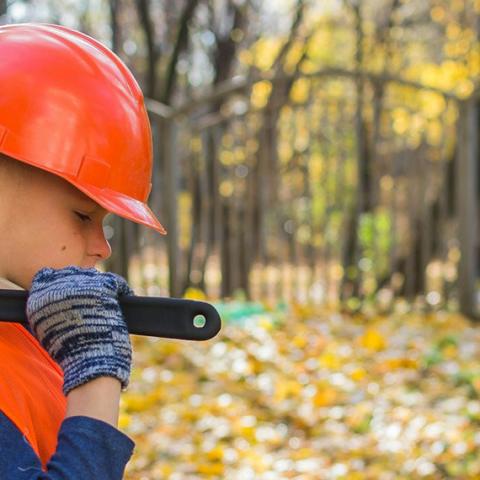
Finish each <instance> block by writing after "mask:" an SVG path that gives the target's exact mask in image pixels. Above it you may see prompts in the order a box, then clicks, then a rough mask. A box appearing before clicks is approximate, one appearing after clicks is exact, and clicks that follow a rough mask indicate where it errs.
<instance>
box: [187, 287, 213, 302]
mask: <svg viewBox="0 0 480 480" xmlns="http://www.w3.org/2000/svg"><path fill="white" fill-rule="evenodd" d="M183 298H187V299H190V300H206V299H207V297H206V295H205V294H204V293H203V292H202V291H201V290H200V289H199V288H194V287H189V288H187V290H186V292H185V294H184V295H183Z"/></svg>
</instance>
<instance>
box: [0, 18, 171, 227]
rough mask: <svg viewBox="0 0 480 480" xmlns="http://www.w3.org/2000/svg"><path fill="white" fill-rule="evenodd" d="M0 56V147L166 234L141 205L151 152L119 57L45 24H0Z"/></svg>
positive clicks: (140, 102) (142, 114) (136, 90)
mask: <svg viewBox="0 0 480 480" xmlns="http://www.w3.org/2000/svg"><path fill="white" fill-rule="evenodd" d="M0 59H1V61H0V84H1V88H0V152H1V153H4V154H6V155H8V156H10V157H12V158H14V159H16V160H19V161H22V162H25V163H28V164H30V165H32V166H34V167H38V168H41V169H43V170H46V171H48V172H50V173H52V174H55V175H58V176H60V177H62V178H64V179H65V180H67V181H68V182H70V183H71V184H73V185H74V186H75V187H77V188H78V189H79V190H81V191H82V192H83V193H85V194H86V195H87V196H89V197H90V198H91V199H92V200H94V201H96V202H97V203H99V204H100V205H101V206H103V207H104V208H105V209H107V210H108V211H110V212H112V213H115V214H118V215H120V216H122V217H124V218H127V219H129V220H132V221H134V222H136V223H140V224H143V225H145V226H147V227H150V228H153V229H155V230H157V231H158V232H159V233H161V234H166V233H167V232H166V230H165V229H164V227H163V226H162V225H161V224H160V222H159V221H158V219H157V218H156V217H155V215H154V214H153V212H152V211H151V210H150V208H149V207H148V205H147V203H146V202H147V200H148V197H149V195H150V191H151V187H152V184H151V176H152V164H153V155H152V135H151V129H150V122H149V119H148V114H147V111H146V109H145V104H144V99H143V94H142V91H141V89H140V87H139V85H138V83H137V81H136V80H135V78H134V77H133V75H132V73H131V72H130V71H129V70H128V68H127V67H126V65H125V64H124V63H123V62H122V60H121V59H120V58H119V57H118V56H117V55H115V54H114V53H113V52H112V51H111V50H109V49H108V48H107V47H105V46H104V45H102V44H101V43H100V42H98V41H97V40H95V39H93V38H91V37H89V36H88V35H86V34H84V33H81V32H78V31H76V30H73V29H70V28H67V27H63V26H60V25H53V24H47V23H23V24H12V25H3V26H0Z"/></svg>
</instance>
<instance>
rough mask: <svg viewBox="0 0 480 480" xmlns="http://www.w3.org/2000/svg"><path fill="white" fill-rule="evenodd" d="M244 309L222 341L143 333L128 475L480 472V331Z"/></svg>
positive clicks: (127, 420)
mask: <svg viewBox="0 0 480 480" xmlns="http://www.w3.org/2000/svg"><path fill="white" fill-rule="evenodd" d="M218 307H219V309H220V305H219V306H218ZM244 307H245V308H243V317H242V318H238V317H239V315H237V316H236V317H235V314H234V312H233V311H230V312H229V311H228V309H227V306H222V310H221V313H222V317H223V318H224V320H225V319H226V320H227V322H224V326H223V328H222V330H221V332H220V333H219V334H218V335H217V336H216V337H215V338H214V339H212V340H210V341H208V342H198V343H197V342H186V341H175V340H165V339H158V338H151V337H141V336H133V337H132V339H133V340H132V342H133V348H134V367H133V371H132V377H131V383H130V386H129V388H128V390H127V392H125V393H124V394H123V395H122V400H121V405H120V406H121V415H120V425H119V426H120V428H121V429H122V431H124V432H125V433H127V434H128V435H129V436H131V437H132V438H133V439H134V440H135V442H136V449H135V452H134V454H133V456H132V459H131V460H130V462H129V463H128V465H127V468H126V473H125V478H126V479H127V480H150V479H168V480H194V479H228V480H249V479H252V480H253V479H255V480H278V479H284V478H285V479H302V480H307V479H312V480H313V479H315V480H317V479H342V480H346V479H349V480H353V479H379V480H388V479H417V478H425V479H444V478H455V479H474V478H480V450H479V449H480V430H479V424H480V399H479V394H480V365H479V362H478V360H479V358H480V357H479V345H480V327H479V326H476V325H475V324H473V323H470V322H469V321H467V320H466V319H464V318H463V317H461V316H460V315H457V314H452V313H442V312H439V313H435V314H417V313H408V314H406V313H402V314H400V313H397V314H394V315H390V316H372V317H371V318H365V317H362V316H352V315H345V314H340V313H338V312H329V311H324V310H320V309H315V308H312V307H302V306H299V305H291V306H290V307H289V308H284V309H281V308H279V309H278V310H273V311H264V312H258V311H257V312H255V309H252V308H251V306H250V310H248V306H247V305H245V306H244ZM237 311H238V309H237ZM245 312H247V314H246V315H245Z"/></svg>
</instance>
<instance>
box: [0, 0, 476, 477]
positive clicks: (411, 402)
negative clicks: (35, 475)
mask: <svg viewBox="0 0 480 480" xmlns="http://www.w3.org/2000/svg"><path fill="white" fill-rule="evenodd" d="M479 19H480V1H479V0H448V1H447V0H424V1H414V0H363V1H362V0H325V1H320V0H317V1H314V0H310V1H308V0H296V1H294V0H276V1H274V0H182V1H175V2H174V1H167V0H136V1H134V0H110V1H106V0H83V1H80V0H76V1H73V0H72V1H66V0H63V1H59V0H44V1H37V0H29V1H26V0H25V1H22V0H16V1H14V0H10V1H7V0H0V23H2V24H7V23H20V22H26V21H35V22H48V23H57V24H61V25H66V26H70V27H73V28H77V29H79V30H81V31H83V32H85V33H87V34H89V35H91V36H93V37H95V38H97V39H98V40H100V41H101V42H103V43H104V44H105V45H107V46H108V47H109V48H111V49H113V50H114V51H115V52H116V53H117V55H119V56H120V58H122V60H123V61H124V62H125V63H126V64H127V65H128V66H129V68H130V69H131V70H132V72H133V73H134V75H135V76H136V78H137V80H138V82H139V83H140V85H141V87H142V89H143V92H144V96H145V100H146V105H147V108H148V111H149V115H150V118H151V122H152V134H153V139H154V153H155V164H154V171H153V188H152V193H151V196H150V198H149V204H150V206H151V208H152V209H153V210H154V211H155V212H156V213H157V215H158V217H159V219H160V221H161V222H162V224H163V225H164V226H165V227H166V229H167V231H168V235H167V236H166V237H160V236H159V235H156V234H154V233H152V232H151V231H149V230H148V229H146V228H143V227H142V226H139V225H138V224H134V223H133V222H128V221H126V220H124V219H122V218H120V217H114V218H112V220H111V222H110V223H109V224H107V225H106V226H105V233H106V236H107V238H108V239H109V241H110V242H111V244H112V249H113V255H112V257H111V258H110V259H109V260H108V262H105V265H103V268H104V269H106V270H112V271H116V272H118V273H120V274H122V275H124V276H125V277H126V278H128V279H129V282H130V283H131V284H132V286H133V287H134V288H135V291H136V293H137V294H139V295H142V294H143V295H156V296H173V297H186V298H193V299H204V300H205V299H206V300H207V301H210V302H212V303H214V304H215V305H216V306H217V308H218V309H219V311H220V312H221V314H222V318H223V320H224V328H223V329H222V331H221V333H220V334H219V336H217V337H216V338H215V339H213V340H211V341H209V342H205V343H198V344H195V343H193V342H191V343H189V342H184V343H182V342H179V341H171V340H163V339H154V338H146V337H140V336H138V337H134V342H135V369H134V372H133V382H132V386H131V389H130V391H129V392H127V393H126V394H125V395H124V397H123V399H122V401H123V403H122V415H121V428H122V429H124V431H127V432H128V434H129V435H131V436H132V438H134V439H135V440H136V441H137V450H136V453H135V455H134V457H133V459H132V461H131V462H130V463H129V465H128V466H127V474H126V478H129V479H130V478H131V479H150V478H155V479H156V478H168V479H171V480H183V479H197V478H228V479H236V478H238V479H241V480H245V479H249V478H252V479H266V480H268V479H278V478H295V479H318V478H321V479H323V478H325V479H329V478H335V479H337V478H339V479H357V478H358V479H363V478H372V479H377V478H378V479H385V480H387V479H390V478H392V479H397V478H419V477H422V478H435V479H436V478H478V475H480V460H479V455H478V453H479V445H480V437H479V435H478V433H477V432H476V430H477V428H476V427H477V426H478V422H479V421H480V401H479V399H478V395H479V393H480V369H479V368H478V362H477V361H476V359H478V354H479V350H478V340H479V339H480V333H479V330H478V326H477V324H476V320H477V318H478V300H477V297H478V278H477V277H478V273H477V272H478V261H479V259H478V246H479V242H478V220H477V218H478V208H477V205H478V201H479V184H478V183H479V182H478V178H479V175H478V160H479V149H478V136H479V131H480V130H479V119H480V114H479V78H480V77H479V75H480V48H479V38H480V23H479ZM0 61H1V60H0Z"/></svg>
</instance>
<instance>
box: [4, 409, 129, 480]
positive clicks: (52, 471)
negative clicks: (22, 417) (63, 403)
mask: <svg viewBox="0 0 480 480" xmlns="http://www.w3.org/2000/svg"><path fill="white" fill-rule="evenodd" d="M134 448H135V443H134V442H133V440H132V439H131V438H130V437H128V436H127V435H125V434H124V433H123V432H121V431H120V430H117V429H116V428H115V427H113V426H112V425H110V424H109V423H107V422H104V421H102V420H98V419H96V418H91V417H87V416H80V415H79V416H74V417H68V418H65V419H64V420H63V422H62V424H61V426H60V430H59V432H58V443H57V450H56V452H55V453H54V454H53V455H52V456H51V457H50V460H49V461H48V463H47V465H46V467H47V471H46V472H45V471H43V470H42V464H41V461H40V458H39V457H38V455H37V454H36V453H35V451H34V450H33V448H32V447H31V445H30V444H29V443H28V441H27V439H26V438H25V437H24V436H23V434H22V433H21V432H20V430H18V428H17V427H16V425H15V424H14V423H13V422H12V421H11V420H10V419H9V418H8V417H7V416H6V415H5V414H4V413H3V412H0V478H1V479H2V480H67V479H77V478H92V479H93V478H95V479H97V478H98V479H102V480H121V479H122V478H123V474H124V470H125V466H126V464H127V463H128V461H129V460H130V457H131V456H132V454H133V450H134Z"/></svg>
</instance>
